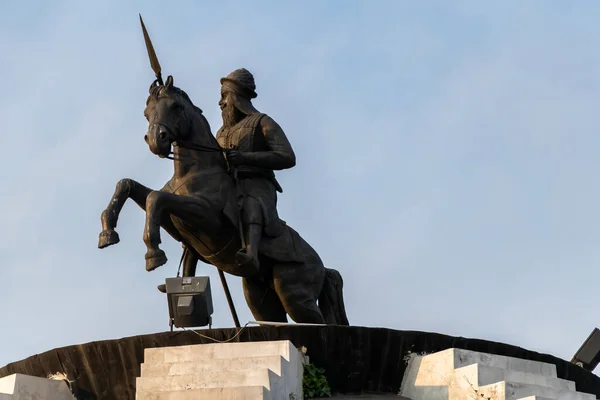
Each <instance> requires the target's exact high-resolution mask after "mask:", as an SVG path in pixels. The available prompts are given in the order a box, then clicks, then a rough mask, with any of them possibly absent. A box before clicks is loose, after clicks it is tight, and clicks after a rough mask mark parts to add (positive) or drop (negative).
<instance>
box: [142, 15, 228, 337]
mask: <svg viewBox="0 0 600 400" xmlns="http://www.w3.org/2000/svg"><path fill="white" fill-rule="evenodd" d="M140 23H141V24H142V31H143V32H144V41H145V42H146V50H148V57H149V58H150V67H152V71H154V74H155V75H156V80H157V81H158V83H159V84H160V85H163V80H162V75H161V68H160V63H159V62H158V57H156V52H155V51H154V46H152V41H151V40H150V35H148V31H147V30H146V26H145V25H144V20H143V19H142V14H140ZM217 270H218V271H219V278H220V279H221V283H222V284H223V290H224V291H225V297H226V298H227V303H228V305H229V311H231V316H232V317H233V323H234V324H235V327H236V328H237V329H240V320H239V319H238V316H237V312H236V311H235V305H234V304H233V299H232V298H231V292H230V291H229V285H227V280H226V279H225V273H224V272H223V271H221V270H220V269H218V268H217Z"/></svg>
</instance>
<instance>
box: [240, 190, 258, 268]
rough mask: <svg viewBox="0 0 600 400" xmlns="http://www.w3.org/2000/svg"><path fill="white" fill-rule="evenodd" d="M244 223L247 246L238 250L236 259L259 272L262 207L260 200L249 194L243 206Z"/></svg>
mask: <svg viewBox="0 0 600 400" xmlns="http://www.w3.org/2000/svg"><path fill="white" fill-rule="evenodd" d="M242 225H243V229H244V239H245V241H246V248H245V249H241V250H240V251H238V253H237V255H236V261H237V263H238V265H240V266H241V267H244V268H248V269H251V270H254V271H255V272H258V270H259V267H260V264H259V262H258V248H259V246H260V239H261V237H262V231H263V215H262V207H261V205H260V203H259V202H258V200H256V199H255V198H253V197H250V196H247V197H246V200H245V201H244V206H243V207H242Z"/></svg>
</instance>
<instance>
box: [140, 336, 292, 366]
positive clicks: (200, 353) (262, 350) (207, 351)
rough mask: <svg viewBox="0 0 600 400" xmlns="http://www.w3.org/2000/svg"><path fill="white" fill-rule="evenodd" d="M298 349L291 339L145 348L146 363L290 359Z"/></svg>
mask: <svg viewBox="0 0 600 400" xmlns="http://www.w3.org/2000/svg"><path fill="white" fill-rule="evenodd" d="M294 351H296V352H297V351H298V350H297V349H296V348H295V347H294V345H293V344H292V343H291V342H290V341H289V340H280V341H272V342H243V343H210V344H198V345H191V346H177V347H155V348H147V349H145V350H144V363H146V364H150V363H174V362H183V361H197V360H207V359H219V358H246V357H264V356H281V357H283V358H285V359H286V360H288V361H289V360H290V354H291V353H292V352H294Z"/></svg>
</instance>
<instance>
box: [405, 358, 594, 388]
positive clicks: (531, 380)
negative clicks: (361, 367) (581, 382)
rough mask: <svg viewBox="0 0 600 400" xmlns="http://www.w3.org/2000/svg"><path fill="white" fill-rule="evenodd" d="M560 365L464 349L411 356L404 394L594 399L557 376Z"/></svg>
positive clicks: (573, 384)
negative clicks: (557, 368) (557, 367)
mask: <svg viewBox="0 0 600 400" xmlns="http://www.w3.org/2000/svg"><path fill="white" fill-rule="evenodd" d="M556 375H557V374H556V366H555V365H554V364H550V363H544V362H539V361H533V360H524V359H519V358H512V357H505V356H501V355H495V354H488V353H482V352H474V351H468V350H462V349H447V350H443V351H440V352H436V353H432V354H427V355H415V354H413V355H411V357H410V360H409V363H408V367H407V370H406V373H405V374H404V378H403V381H402V388H401V391H400V393H401V394H402V395H404V396H407V397H409V398H413V399H419V400H464V399H468V398H475V397H477V398H484V399H488V398H491V399H493V400H521V399H523V398H526V397H528V396H542V398H548V399H552V400H567V399H568V400H594V399H595V398H596V397H595V396H594V395H593V394H588V393H580V392H577V391H576V385H575V383H574V382H571V381H567V380H564V379H560V378H557V376H556Z"/></svg>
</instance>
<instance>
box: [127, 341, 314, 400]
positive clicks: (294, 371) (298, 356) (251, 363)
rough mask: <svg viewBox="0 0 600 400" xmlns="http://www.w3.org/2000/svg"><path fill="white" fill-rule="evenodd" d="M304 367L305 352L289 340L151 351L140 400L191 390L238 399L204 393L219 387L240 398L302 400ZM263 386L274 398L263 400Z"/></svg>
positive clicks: (140, 383) (139, 381) (139, 388)
mask: <svg viewBox="0 0 600 400" xmlns="http://www.w3.org/2000/svg"><path fill="white" fill-rule="evenodd" d="M303 364H304V357H303V355H302V353H301V352H300V351H299V350H298V349H296V348H295V347H294V345H293V344H292V343H291V342H290V341H289V340H279V341H269V342H245V343H212V344H200V345H191V346H176V347H162V348H148V349H146V350H145V351H144V363H143V364H142V368H141V370H142V373H141V377H139V378H137V380H136V386H137V393H136V399H137V400H143V399H150V398H154V397H153V396H154V395H155V394H158V393H160V392H182V391H188V390H196V391H198V395H199V396H201V397H200V398H203V399H207V400H208V399H219V400H222V398H223V397H226V396H232V394H230V393H229V391H227V394H225V393H217V394H213V393H211V391H208V390H205V391H204V392H202V393H200V391H199V390H200V389H217V388H223V389H224V392H225V388H235V389H236V391H237V393H238V397H239V398H240V399H257V400H258V399H261V400H263V399H274V400H275V399H290V398H291V397H293V398H297V399H301V398H302V377H303ZM257 386H259V387H261V386H262V387H265V388H266V389H268V393H266V394H265V395H263V396H262V397H261V396H258V397H257V394H256V387H257ZM244 387H246V388H248V391H247V392H244V391H243V388H244Z"/></svg>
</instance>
